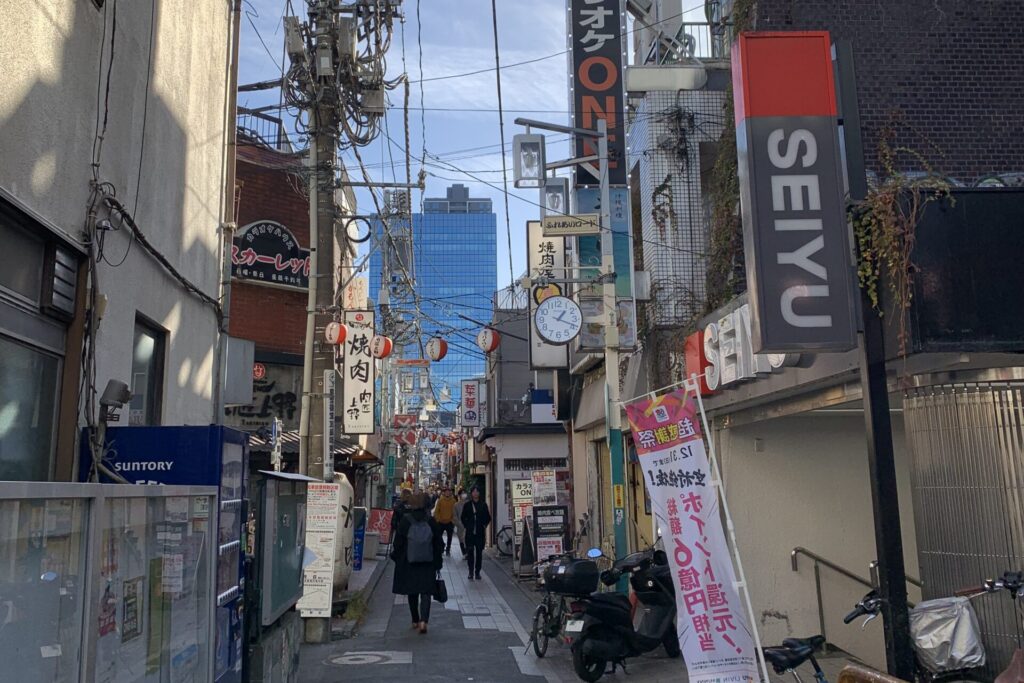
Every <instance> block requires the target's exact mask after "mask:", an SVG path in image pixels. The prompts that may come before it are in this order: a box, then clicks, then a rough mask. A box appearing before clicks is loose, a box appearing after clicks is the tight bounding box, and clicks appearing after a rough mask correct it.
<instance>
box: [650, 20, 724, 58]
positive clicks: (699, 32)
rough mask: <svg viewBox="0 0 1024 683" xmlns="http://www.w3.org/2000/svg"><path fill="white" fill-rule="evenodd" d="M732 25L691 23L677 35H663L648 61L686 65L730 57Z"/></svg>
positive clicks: (655, 44) (652, 48)
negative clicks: (730, 29) (729, 35)
mask: <svg viewBox="0 0 1024 683" xmlns="http://www.w3.org/2000/svg"><path fill="white" fill-rule="evenodd" d="M728 58H729V38H728V27H726V26H724V25H722V24H709V23H703V22H688V23H684V24H682V25H681V26H680V27H679V31H678V32H677V33H676V34H675V35H674V36H671V37H670V36H666V35H661V36H659V38H658V40H656V41H654V43H653V44H652V45H651V49H650V50H649V51H648V52H647V58H646V59H645V60H644V64H647V65H660V64H685V63H688V62H693V61H700V60H704V59H728Z"/></svg>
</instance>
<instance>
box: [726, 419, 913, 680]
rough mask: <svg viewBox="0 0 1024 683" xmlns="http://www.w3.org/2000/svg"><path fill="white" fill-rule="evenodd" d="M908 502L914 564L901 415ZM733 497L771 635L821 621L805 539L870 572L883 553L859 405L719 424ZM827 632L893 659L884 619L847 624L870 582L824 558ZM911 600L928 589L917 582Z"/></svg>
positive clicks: (861, 652)
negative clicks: (878, 547) (794, 556)
mask: <svg viewBox="0 0 1024 683" xmlns="http://www.w3.org/2000/svg"><path fill="white" fill-rule="evenodd" d="M893 433H894V440H895V449H896V461H897V468H898V476H899V495H900V512H901V521H902V525H903V544H904V557H905V561H906V566H907V572H908V573H909V574H911V575H914V576H917V575H919V573H918V571H917V566H918V565H917V545H916V542H915V535H914V517H913V506H912V503H911V499H910V473H909V464H908V460H907V458H908V455H907V453H906V450H905V448H904V438H903V421H902V419H901V417H900V416H899V415H898V414H894V415H893ZM716 443H717V445H718V452H719V458H720V461H721V465H722V470H723V478H724V480H725V486H726V491H727V497H728V502H729V507H730V509H731V512H732V516H733V520H734V523H735V527H736V536H737V541H738V543H739V549H740V555H741V559H742V562H743V566H744V569H745V572H746V576H747V579H748V581H749V584H750V593H751V598H752V601H753V606H754V613H755V615H756V617H757V622H758V623H757V625H758V628H759V630H760V634H761V639H762V643H763V644H765V645H774V644H779V643H781V641H782V639H783V638H785V637H787V636H809V635H813V634H817V633H819V632H820V631H821V627H820V625H819V617H818V605H817V599H816V593H815V580H814V565H813V562H812V561H811V560H810V559H808V558H806V557H800V558H799V560H798V571H796V572H794V571H793V570H792V568H791V558H790V553H791V552H792V551H793V549H794V548H795V547H797V546H802V547H804V548H807V549H808V550H811V551H813V552H814V553H817V554H818V555H821V556H823V557H825V558H827V559H828V560H830V561H832V562H834V563H836V564H838V565H840V566H842V567H844V568H846V569H848V570H850V571H852V572H853V573H855V574H857V575H859V576H862V577H864V578H869V576H870V575H869V568H868V565H869V563H870V562H871V561H872V560H874V559H875V544H874V527H873V521H872V520H873V517H872V508H871V491H870V488H869V480H868V462H867V452H866V443H867V442H866V438H865V436H864V421H863V416H862V415H861V414H860V412H859V411H849V412H847V411H842V412H836V411H832V412H827V411H816V412H811V413H806V414H803V415H801V416H796V417H787V418H780V419H775V420H770V421H766V422H759V423H755V424H752V425H748V426H742V427H734V428H730V429H722V430H720V431H718V432H717V433H716ZM821 588H822V604H823V608H824V615H825V635H826V637H827V638H828V640H829V641H830V642H831V643H833V644H835V645H837V646H838V647H840V648H842V649H844V650H846V651H848V652H850V653H852V654H854V655H855V656H857V657H860V658H862V659H864V660H865V661H867V662H869V663H871V664H873V665H875V666H880V665H884V664H885V652H884V644H883V639H882V624H881V620H880V619H879V620H875V621H873V622H871V624H869V625H868V627H867V629H866V630H863V631H862V630H861V629H860V627H859V625H850V626H846V625H844V624H843V623H842V619H843V616H844V615H846V614H847V613H848V612H849V611H850V610H852V609H853V606H854V604H855V603H856V602H857V600H859V599H860V598H861V596H863V595H864V593H866V592H867V591H868V589H867V588H865V587H864V586H861V585H859V584H857V583H855V582H854V581H852V580H850V579H849V578H846V577H843V576H841V575H839V574H837V573H835V572H833V571H831V570H830V569H828V568H826V567H821ZM910 595H911V600H915V599H917V598H919V595H920V594H919V592H918V591H916V590H912V591H911V594H910Z"/></svg>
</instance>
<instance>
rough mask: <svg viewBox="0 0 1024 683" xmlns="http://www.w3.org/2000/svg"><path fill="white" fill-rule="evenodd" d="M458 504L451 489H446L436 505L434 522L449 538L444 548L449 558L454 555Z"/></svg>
mask: <svg viewBox="0 0 1024 683" xmlns="http://www.w3.org/2000/svg"><path fill="white" fill-rule="evenodd" d="M456 502H457V501H456V500H455V496H453V495H452V490H451V488H445V489H444V491H443V492H442V493H441V497H440V498H438V499H437V502H436V503H434V521H435V522H437V526H438V527H439V528H440V529H441V531H442V532H443V533H444V534H445V536H447V538H448V542H447V543H446V544H445V547H444V554H445V555H448V556H449V557H450V556H451V554H452V533H454V531H455V503H456Z"/></svg>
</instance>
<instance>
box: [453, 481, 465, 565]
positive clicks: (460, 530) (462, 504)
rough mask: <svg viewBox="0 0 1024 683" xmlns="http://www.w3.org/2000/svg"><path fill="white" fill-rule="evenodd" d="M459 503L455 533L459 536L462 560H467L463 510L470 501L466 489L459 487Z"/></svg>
mask: <svg viewBox="0 0 1024 683" xmlns="http://www.w3.org/2000/svg"><path fill="white" fill-rule="evenodd" d="M457 497H458V502H457V503H455V510H454V512H455V514H454V518H455V531H456V533H458V535H459V550H461V551H462V558H463V559H468V558H466V526H465V525H464V524H463V523H462V508H463V507H465V505H466V501H467V500H469V494H468V493H466V489H464V488H462V487H461V486H460V487H459V492H458V494H457Z"/></svg>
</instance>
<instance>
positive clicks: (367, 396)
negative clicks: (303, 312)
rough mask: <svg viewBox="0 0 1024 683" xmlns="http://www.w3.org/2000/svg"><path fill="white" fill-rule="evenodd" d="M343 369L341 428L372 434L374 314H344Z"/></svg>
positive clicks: (363, 312) (364, 312) (351, 312)
mask: <svg viewBox="0 0 1024 683" xmlns="http://www.w3.org/2000/svg"><path fill="white" fill-rule="evenodd" d="M345 324H346V325H348V330H349V332H348V339H346V340H345V370H344V373H345V374H344V382H343V383H342V386H343V392H342V404H341V413H342V425H343V429H344V431H345V433H346V434H373V431H374V430H373V405H374V380H375V372H374V363H373V356H372V355H371V353H370V340H371V339H373V334H374V332H373V311H345Z"/></svg>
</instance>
